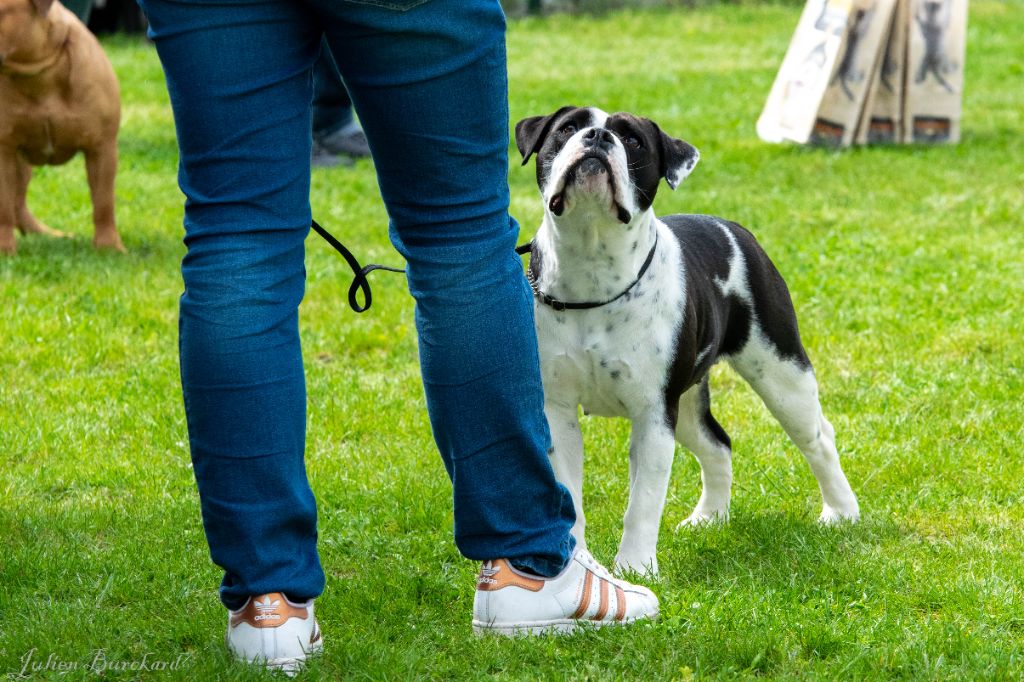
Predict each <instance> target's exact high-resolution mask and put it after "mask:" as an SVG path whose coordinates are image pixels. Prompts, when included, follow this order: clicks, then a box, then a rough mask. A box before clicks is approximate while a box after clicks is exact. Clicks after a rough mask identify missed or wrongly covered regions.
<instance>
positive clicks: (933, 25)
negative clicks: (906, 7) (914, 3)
mask: <svg viewBox="0 0 1024 682" xmlns="http://www.w3.org/2000/svg"><path fill="white" fill-rule="evenodd" d="M947 6H948V5H947V3H946V2H944V1H943V0H927V2H924V3H923V4H922V5H921V7H920V8H919V9H918V11H917V12H916V13H915V14H914V21H916V22H917V26H918V28H920V29H921V37H922V38H924V56H923V57H922V58H921V65H920V66H919V67H918V69H917V75H916V76H915V78H914V82H915V83H923V82H924V81H925V79H926V78H927V77H928V74H932V75H933V76H935V80H936V81H938V83H939V85H941V86H942V87H943V88H944V89H945V90H946V92H950V93H952V92H953V86H951V85H950V84H949V83H948V82H947V81H946V79H945V78H944V77H943V74H946V73H949V72H950V71H953V70H955V68H956V67H955V66H954V65H953V64H951V63H950V61H949V59H948V58H947V57H946V53H945V51H944V50H943V44H944V43H945V41H946V30H947V29H948V28H949V12H948V11H944V10H946V9H947Z"/></svg>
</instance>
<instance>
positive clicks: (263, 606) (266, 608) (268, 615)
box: [253, 595, 281, 622]
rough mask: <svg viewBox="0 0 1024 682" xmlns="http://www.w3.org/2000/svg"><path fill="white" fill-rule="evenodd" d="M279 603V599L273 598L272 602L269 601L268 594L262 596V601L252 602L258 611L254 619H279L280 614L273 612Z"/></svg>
mask: <svg viewBox="0 0 1024 682" xmlns="http://www.w3.org/2000/svg"><path fill="white" fill-rule="evenodd" d="M280 605H281V600H280V599H275V600H274V601H273V602H271V601H270V595H267V596H266V597H264V598H263V601H257V602H254V603H253V606H255V607H256V610H257V611H258V612H259V613H258V614H257V615H256V617H255V618H254V620H255V621H256V622H260V621H264V620H281V614H279V613H274V611H275V610H277V607H278V606H280Z"/></svg>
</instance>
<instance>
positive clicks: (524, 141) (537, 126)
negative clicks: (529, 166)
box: [516, 106, 576, 166]
mask: <svg viewBox="0 0 1024 682" xmlns="http://www.w3.org/2000/svg"><path fill="white" fill-rule="evenodd" d="M575 108H576V107H573V106H568V107H562V108H561V109H559V110H558V111H556V112H555V113H553V114H548V115H547V116H531V117H530V118H524V119H523V120H522V121H520V122H519V123H516V146H517V147H518V148H519V153H520V154H522V155H523V165H524V166H525V165H526V163H527V162H528V161H529V160H530V157H531V156H533V154H534V153H535V152H537V151H538V150H539V149H540V148H541V146H542V145H543V144H544V138H546V137H547V136H548V131H549V130H550V129H551V124H552V123H554V122H555V119H557V118H558V117H559V116H561V115H562V114H564V113H565V112H567V111H569V110H570V109H575Z"/></svg>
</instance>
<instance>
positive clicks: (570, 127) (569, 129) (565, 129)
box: [558, 123, 576, 135]
mask: <svg viewBox="0 0 1024 682" xmlns="http://www.w3.org/2000/svg"><path fill="white" fill-rule="evenodd" d="M558 132H560V133H562V134H563V135H572V134H574V133H575V132H576V124H575V123H566V124H565V125H564V126H562V129H561V130H560V131H558Z"/></svg>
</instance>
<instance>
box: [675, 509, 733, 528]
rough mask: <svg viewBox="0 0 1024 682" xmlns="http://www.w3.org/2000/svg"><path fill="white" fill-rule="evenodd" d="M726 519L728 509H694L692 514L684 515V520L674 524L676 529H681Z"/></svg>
mask: <svg viewBox="0 0 1024 682" xmlns="http://www.w3.org/2000/svg"><path fill="white" fill-rule="evenodd" d="M728 521H729V510H728V509H724V510H714V511H703V510H701V509H694V510H693V513H692V514H690V515H689V516H688V517H686V519H685V520H683V521H680V522H679V525H678V526H676V530H683V529H684V528H700V527H702V526H710V525H712V524H723V523H727V522H728Z"/></svg>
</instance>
